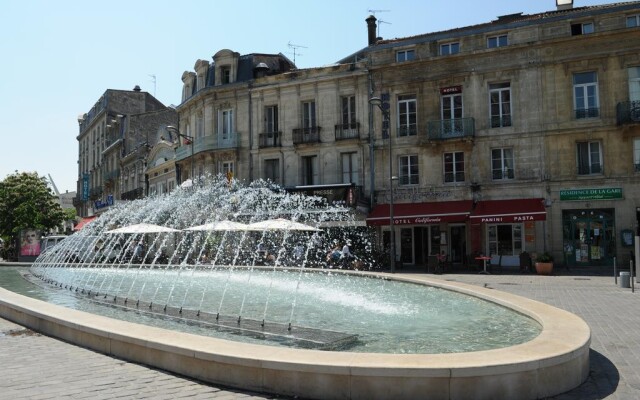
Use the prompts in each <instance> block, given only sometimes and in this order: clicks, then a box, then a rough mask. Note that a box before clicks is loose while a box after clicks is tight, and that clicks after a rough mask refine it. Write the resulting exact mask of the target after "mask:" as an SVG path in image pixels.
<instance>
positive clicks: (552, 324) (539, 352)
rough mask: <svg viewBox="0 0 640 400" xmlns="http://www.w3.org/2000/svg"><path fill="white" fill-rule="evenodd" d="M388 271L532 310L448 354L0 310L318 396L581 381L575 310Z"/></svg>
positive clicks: (582, 334)
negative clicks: (501, 338)
mask: <svg viewBox="0 0 640 400" xmlns="http://www.w3.org/2000/svg"><path fill="white" fill-rule="evenodd" d="M387 278H390V279H395V280H400V281H406V282H412V283H420V284H426V285H431V286H436V287H440V288H443V289H448V290H453V291H457V292H461V293H464V294H467V295H471V296H476V297H479V298H482V299H485V300H489V301H492V302H495V303H497V304H500V305H503V306H506V307H509V308H511V309H514V310H516V311H518V312H520V313H523V314H525V315H527V316H529V317H531V318H533V319H535V320H536V321H537V322H538V323H539V324H540V325H541V326H542V332H541V334H540V335H539V336H538V337H536V338H535V339H533V340H531V341H529V342H526V343H523V344H520V345H516V346H511V347H507V348H502V349H494V350H487V351H476V352H466V353H448V354H379V353H376V354H373V353H350V352H326V351H318V350H304V349H292V348H283V347H273V346H264V345H257V344H250V343H239V342H231V341H227V340H222V339H215V338H211V337H202V336H196V335H192V334H188V333H181V332H175V331H169V330H165V329H161V328H155V327H149V326H143V325H138V324H133V323H130V322H124V321H119V320H114V319H110V318H106V317H102V316H97V315H93V314H88V313H85V312H82V311H77V310H71V309H68V308H65V307H60V306H55V305H52V304H49V303H46V302H42V301H39V300H35V299H31V298H28V297H25V296H21V295H18V294H15V293H13V292H10V291H7V290H5V289H0V316H2V317H4V318H6V319H9V320H12V321H14V322H16V323H19V324H21V325H24V326H26V327H29V328H31V329H34V330H36V331H38V332H41V333H43V334H46V335H50V336H54V337H58V338H61V339H63V340H66V341H68V342H71V343H75V344H78V345H81V346H84V347H87V348H91V349H93V350H96V351H99V352H101V353H104V354H108V355H113V356H115V357H118V358H122V359H125V360H129V361H133V362H138V363H142V364H146V365H150V366H153V367H156V368H160V369H164V370H167V371H171V372H174V373H178V374H181V375H185V376H189V377H192V378H194V379H199V380H202V381H205V382H211V383H216V384H223V385H228V386H232V387H238V388H243V389H247V390H253V391H259V392H267V393H276V394H283V395H295V396H299V397H302V398H318V399H376V398H379V399H401V398H406V399H413V398H424V397H428V398H434V399H501V398H502V399H512V398H518V399H536V398H544V397H548V396H553V395H556V394H559V393H562V392H565V391H568V390H570V389H572V388H574V387H576V386H578V385H580V384H581V383H582V382H583V381H584V380H585V379H586V378H587V375H588V373H589V343H590V329H589V327H588V326H587V324H586V323H585V322H584V321H583V320H582V319H580V318H579V317H577V316H575V315H573V314H571V313H569V312H566V311H563V310H560V309H558V308H555V307H551V306H548V305H545V304H543V303H540V302H536V301H533V300H529V299H525V298H522V297H519V296H515V295H511V294H507V293H502V292H498V291H496V290H489V289H484V288H480V287H475V286H471V285H465V284H461V283H454V282H443V281H440V280H435V279H431V278H429V277H425V276H416V275H400V274H398V275H394V276H392V277H389V276H387Z"/></svg>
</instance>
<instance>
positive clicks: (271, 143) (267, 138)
mask: <svg viewBox="0 0 640 400" xmlns="http://www.w3.org/2000/svg"><path fill="white" fill-rule="evenodd" d="M281 137H282V132H280V131H278V132H266V133H261V134H260V135H258V147H260V148H261V149H262V148H267V147H280V146H282V144H281V143H280V138H281Z"/></svg>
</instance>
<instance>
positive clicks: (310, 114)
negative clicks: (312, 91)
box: [302, 101, 316, 129]
mask: <svg viewBox="0 0 640 400" xmlns="http://www.w3.org/2000/svg"><path fill="white" fill-rule="evenodd" d="M302 127H303V128H305V129H308V128H315V127H316V102H315V101H306V102H304V103H302Z"/></svg>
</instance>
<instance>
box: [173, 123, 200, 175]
mask: <svg viewBox="0 0 640 400" xmlns="http://www.w3.org/2000/svg"><path fill="white" fill-rule="evenodd" d="M167 130H168V131H169V132H173V133H175V134H176V135H178V137H179V138H185V139H187V140H188V141H189V143H191V176H190V178H191V184H195V179H194V173H193V136H189V135H185V134H183V133H180V130H179V129H178V128H176V127H175V126H173V125H168V126H167Z"/></svg>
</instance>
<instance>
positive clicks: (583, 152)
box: [577, 142, 602, 175]
mask: <svg viewBox="0 0 640 400" xmlns="http://www.w3.org/2000/svg"><path fill="white" fill-rule="evenodd" d="M600 151H601V149H600V142H579V143H578V145H577V153H578V175H592V174H601V173H602V154H601V152H600Z"/></svg>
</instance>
